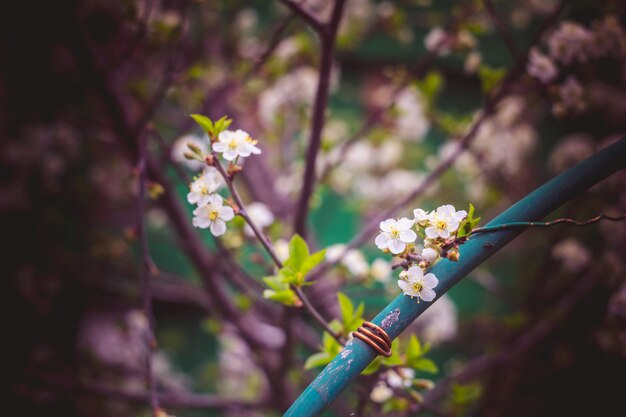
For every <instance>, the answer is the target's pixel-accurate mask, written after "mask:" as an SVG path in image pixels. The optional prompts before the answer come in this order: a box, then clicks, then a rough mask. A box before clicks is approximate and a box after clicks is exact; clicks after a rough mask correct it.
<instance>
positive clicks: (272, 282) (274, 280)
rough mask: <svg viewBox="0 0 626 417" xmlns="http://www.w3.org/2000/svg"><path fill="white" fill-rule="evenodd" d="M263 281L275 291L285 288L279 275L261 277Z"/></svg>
mask: <svg viewBox="0 0 626 417" xmlns="http://www.w3.org/2000/svg"><path fill="white" fill-rule="evenodd" d="M263 282H265V284H267V286H268V287H270V288H271V289H273V290H275V291H280V290H283V289H285V281H284V280H283V279H282V278H281V277H279V276H272V277H263Z"/></svg>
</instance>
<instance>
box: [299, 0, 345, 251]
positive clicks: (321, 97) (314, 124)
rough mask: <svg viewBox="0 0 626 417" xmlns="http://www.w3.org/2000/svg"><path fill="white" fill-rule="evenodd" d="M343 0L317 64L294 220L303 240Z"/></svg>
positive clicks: (329, 26) (338, 6)
mask: <svg viewBox="0 0 626 417" xmlns="http://www.w3.org/2000/svg"><path fill="white" fill-rule="evenodd" d="M344 6H345V0H337V1H336V2H335V7H334V8H333V13H332V16H331V19H330V22H329V24H328V32H327V33H325V34H323V35H322V36H320V37H321V41H322V52H321V60H320V76H319V80H318V84H317V92H316V94H315V102H314V104H313V115H312V117H311V137H310V139H309V146H308V148H307V152H306V166H305V168H304V178H303V180H302V191H301V192H300V197H299V199H298V204H297V207H296V215H295V218H294V229H295V231H296V233H298V234H299V235H300V236H302V237H303V238H304V239H306V235H307V224H306V223H307V218H308V214H309V200H310V199H311V194H312V193H313V188H314V186H315V180H316V175H315V170H316V161H317V154H318V152H319V149H320V145H321V142H322V130H323V129H324V121H325V116H326V106H327V104H328V92H329V90H330V76H331V71H332V65H333V53H334V50H335V37H336V35H337V30H338V28H339V22H340V21H341V16H342V14H343V9H344Z"/></svg>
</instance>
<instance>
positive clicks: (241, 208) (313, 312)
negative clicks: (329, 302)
mask: <svg viewBox="0 0 626 417" xmlns="http://www.w3.org/2000/svg"><path fill="white" fill-rule="evenodd" d="M213 160H214V164H213V166H215V168H217V170H218V171H219V173H220V175H221V176H222V178H224V181H225V182H226V186H227V187H228V190H229V191H230V194H231V196H232V197H233V199H234V200H235V204H237V208H238V213H237V214H239V215H240V216H241V217H242V218H243V219H244V220H245V221H246V223H247V224H248V225H249V226H250V228H251V229H252V232H253V233H254V235H255V236H256V238H257V239H258V240H259V242H260V243H261V245H262V246H263V247H264V248H265V250H266V251H267V253H268V254H269V255H270V257H271V258H272V260H273V261H274V264H276V266H277V267H278V268H282V267H283V263H282V261H281V260H280V258H279V257H278V254H277V253H276V251H275V250H274V247H273V246H272V244H271V243H270V242H269V240H268V239H267V237H266V236H265V235H264V234H263V232H262V231H261V229H259V227H258V226H257V225H256V223H254V221H252V219H251V218H250V216H249V215H248V213H247V211H246V207H245V205H244V204H243V200H242V199H241V196H240V195H239V192H238V191H237V188H236V187H235V184H234V183H233V180H232V178H231V177H230V176H229V175H228V173H227V172H226V171H225V170H224V167H223V166H222V164H221V163H220V161H219V159H218V154H217V153H215V152H213ZM291 289H292V290H293V291H294V292H295V293H296V295H297V296H298V298H299V299H300V301H301V302H302V305H303V306H304V307H305V308H306V309H307V311H308V312H309V313H310V314H311V315H312V316H313V317H314V318H315V320H317V321H318V322H319V324H320V325H321V326H322V327H323V328H324V330H325V331H327V332H328V333H330V335H331V336H333V337H334V338H335V339H336V340H337V341H338V342H339V343H343V341H342V340H341V337H340V336H339V335H338V334H336V333H335V332H334V331H333V330H332V329H331V328H330V325H329V324H328V322H327V321H326V319H325V318H324V317H323V316H322V315H321V313H320V312H319V311H317V309H316V308H315V306H314V305H313V304H312V303H311V301H310V300H309V299H308V298H307V297H306V295H305V294H304V292H303V291H302V288H299V287H296V286H295V285H291Z"/></svg>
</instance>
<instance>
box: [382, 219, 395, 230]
mask: <svg viewBox="0 0 626 417" xmlns="http://www.w3.org/2000/svg"><path fill="white" fill-rule="evenodd" d="M379 226H380V230H382V231H383V232H390V231H391V228H392V227H395V226H396V221H395V220H394V219H387V220H384V221H382V222H380V225H379Z"/></svg>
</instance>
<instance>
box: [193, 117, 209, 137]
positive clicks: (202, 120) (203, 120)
mask: <svg viewBox="0 0 626 417" xmlns="http://www.w3.org/2000/svg"><path fill="white" fill-rule="evenodd" d="M190 116H191V118H192V119H193V120H195V121H196V123H198V125H200V127H201V128H202V129H203V130H204V131H205V132H206V133H207V135H209V136H213V122H212V121H211V119H209V118H208V117H206V116H203V115H201V114H192V115H190Z"/></svg>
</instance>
